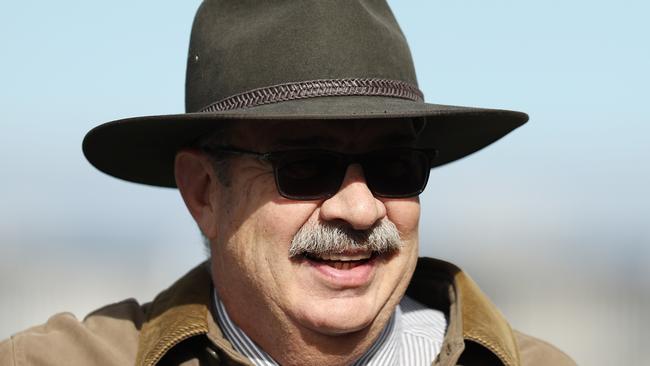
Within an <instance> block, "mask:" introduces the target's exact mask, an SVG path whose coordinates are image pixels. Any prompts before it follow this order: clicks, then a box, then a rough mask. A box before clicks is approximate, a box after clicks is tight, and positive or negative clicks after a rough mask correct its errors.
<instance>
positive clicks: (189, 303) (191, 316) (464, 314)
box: [136, 258, 520, 366]
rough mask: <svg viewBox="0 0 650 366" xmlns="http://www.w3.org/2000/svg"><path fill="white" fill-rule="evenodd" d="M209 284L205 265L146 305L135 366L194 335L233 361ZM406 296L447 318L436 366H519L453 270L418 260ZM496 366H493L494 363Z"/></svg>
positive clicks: (503, 332) (498, 326)
mask: <svg viewBox="0 0 650 366" xmlns="http://www.w3.org/2000/svg"><path fill="white" fill-rule="evenodd" d="M211 290H212V281H211V278H210V274H209V272H208V270H207V266H206V264H205V263H204V264H202V265H199V266H197V267H196V268H194V269H193V270H192V271H190V272H189V273H188V274H186V275H185V276H184V277H183V278H181V279H180V280H178V281H177V282H176V283H174V284H173V285H172V286H171V287H170V288H169V289H167V290H165V291H164V292H162V293H160V294H159V295H158V296H157V297H156V298H155V299H154V301H153V302H151V303H150V304H147V305H145V309H144V311H145V313H146V314H147V318H146V321H145V322H144V324H143V326H142V329H141V334H140V340H139V345H138V353H137V359H136V365H138V366H153V365H155V364H156V363H157V362H158V361H160V360H161V359H162V357H163V356H164V355H165V354H166V353H167V352H168V351H169V350H170V349H172V348H173V347H174V346H176V345H177V344H179V343H181V342H182V341H184V340H186V339H189V338H191V337H194V336H198V335H208V337H209V338H210V339H211V340H212V341H213V342H214V343H215V345H216V346H217V347H219V348H220V349H221V350H222V351H224V353H226V354H228V355H230V356H231V357H232V358H235V359H238V358H240V357H238V355H236V353H235V351H234V350H233V348H232V346H231V345H230V343H229V342H228V341H227V340H226V339H225V338H224V337H223V335H222V334H221V331H220V330H219V329H218V327H217V326H216V325H215V322H214V320H213V319H212V315H211V314H210V310H209V309H210V301H211V300H210V293H211ZM407 292H408V295H409V296H411V297H413V298H414V299H416V300H418V301H419V302H421V303H423V304H426V305H428V306H430V307H432V308H436V309H442V310H443V311H445V312H447V313H448V316H449V326H448V329H447V335H446V336H445V341H444V343H443V346H442V351H441V352H440V355H439V356H438V359H437V360H436V363H435V364H440V365H453V364H455V363H456V361H457V360H459V359H461V360H462V359H467V360H470V359H471V358H472V357H473V356H476V355H484V354H490V355H492V356H491V357H492V358H493V359H495V360H497V359H498V361H500V363H501V364H502V365H503V366H518V365H519V364H520V363H519V351H518V348H517V344H516V342H515V337H514V334H513V332H512V329H511V328H510V325H509V324H508V322H507V321H506V320H505V318H504V317H503V315H502V314H501V313H500V312H499V310H498V309H497V308H496V307H495V306H494V305H493V304H492V303H491V302H490V300H489V299H488V298H487V296H485V294H483V293H482V292H481V290H480V289H479V288H478V286H477V285H476V283H475V282H474V281H473V280H472V279H471V278H470V277H469V276H468V275H467V274H465V273H464V272H463V271H461V270H460V269H459V268H458V267H456V266H454V265H453V264H450V263H447V262H444V261H440V260H436V259H431V258H420V259H419V261H418V265H417V268H416V270H415V273H414V275H413V279H412V280H411V283H410V285H409V288H408V290H407ZM497 365H498V363H497Z"/></svg>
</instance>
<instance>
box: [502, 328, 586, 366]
mask: <svg viewBox="0 0 650 366" xmlns="http://www.w3.org/2000/svg"><path fill="white" fill-rule="evenodd" d="M514 333H515V338H516V339H517V344H518V345H519V355H520V357H521V365H522V366H542V365H554V366H576V363H575V362H574V361H573V360H572V359H571V358H570V357H569V356H568V355H567V354H566V353H564V352H562V351H561V350H560V349H558V348H557V347H555V346H553V345H552V344H550V343H548V342H546V341H543V340H541V339H538V338H535V337H531V336H529V335H527V334H524V333H521V332H518V331H516V330H515V331H514Z"/></svg>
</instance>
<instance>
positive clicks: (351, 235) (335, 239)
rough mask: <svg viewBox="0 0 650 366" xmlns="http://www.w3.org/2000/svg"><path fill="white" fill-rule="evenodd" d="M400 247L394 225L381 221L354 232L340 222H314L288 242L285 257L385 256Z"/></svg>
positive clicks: (397, 232) (384, 220)
mask: <svg viewBox="0 0 650 366" xmlns="http://www.w3.org/2000/svg"><path fill="white" fill-rule="evenodd" d="M401 247H402V240H401V239H400V236H399V231H398V230H397V227H395V224H393V223H392V222H391V221H389V220H388V219H385V218H384V219H382V220H381V221H379V222H378V223H377V224H375V225H374V226H373V227H371V228H370V229H367V230H355V229H353V228H351V227H350V226H348V225H345V224H344V223H331V222H327V223H321V222H319V223H316V224H310V225H304V226H303V227H302V228H300V230H299V231H298V232H297V233H296V235H295V236H294V237H293V240H292V241H291V247H290V248H289V256H290V257H296V256H299V255H303V254H315V255H318V254H324V253H342V252H345V251H348V250H358V249H366V250H370V251H373V252H379V253H386V252H393V251H397V250H399V249H400V248H401Z"/></svg>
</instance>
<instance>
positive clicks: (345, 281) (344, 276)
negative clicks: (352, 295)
mask: <svg viewBox="0 0 650 366" xmlns="http://www.w3.org/2000/svg"><path fill="white" fill-rule="evenodd" d="M305 261H306V262H307V263H308V264H309V265H310V266H311V267H312V268H314V269H316V272H317V273H318V274H319V275H320V276H319V277H322V278H324V279H325V282H327V283H328V284H329V285H330V286H332V287H334V288H337V289H345V288H354V287H362V286H365V285H367V284H368V283H370V280H371V279H372V277H373V274H374V270H375V267H376V264H377V257H373V258H371V259H370V260H368V261H367V262H364V263H362V264H359V265H357V266H355V267H352V268H350V269H336V268H334V267H332V266H328V265H327V264H325V263H323V262H317V261H312V260H309V259H306V260H305Z"/></svg>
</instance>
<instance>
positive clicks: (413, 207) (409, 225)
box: [384, 197, 420, 240]
mask: <svg viewBox="0 0 650 366" xmlns="http://www.w3.org/2000/svg"><path fill="white" fill-rule="evenodd" d="M384 206H385V207H386V216H387V217H388V219H389V220H390V221H392V222H393V223H394V224H395V226H397V229H398V230H399V232H400V233H401V234H402V237H403V239H405V240H406V239H411V238H415V237H417V232H418V223H419V221H420V200H419V199H418V198H417V197H414V198H409V199H399V200H387V201H385V202H384Z"/></svg>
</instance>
